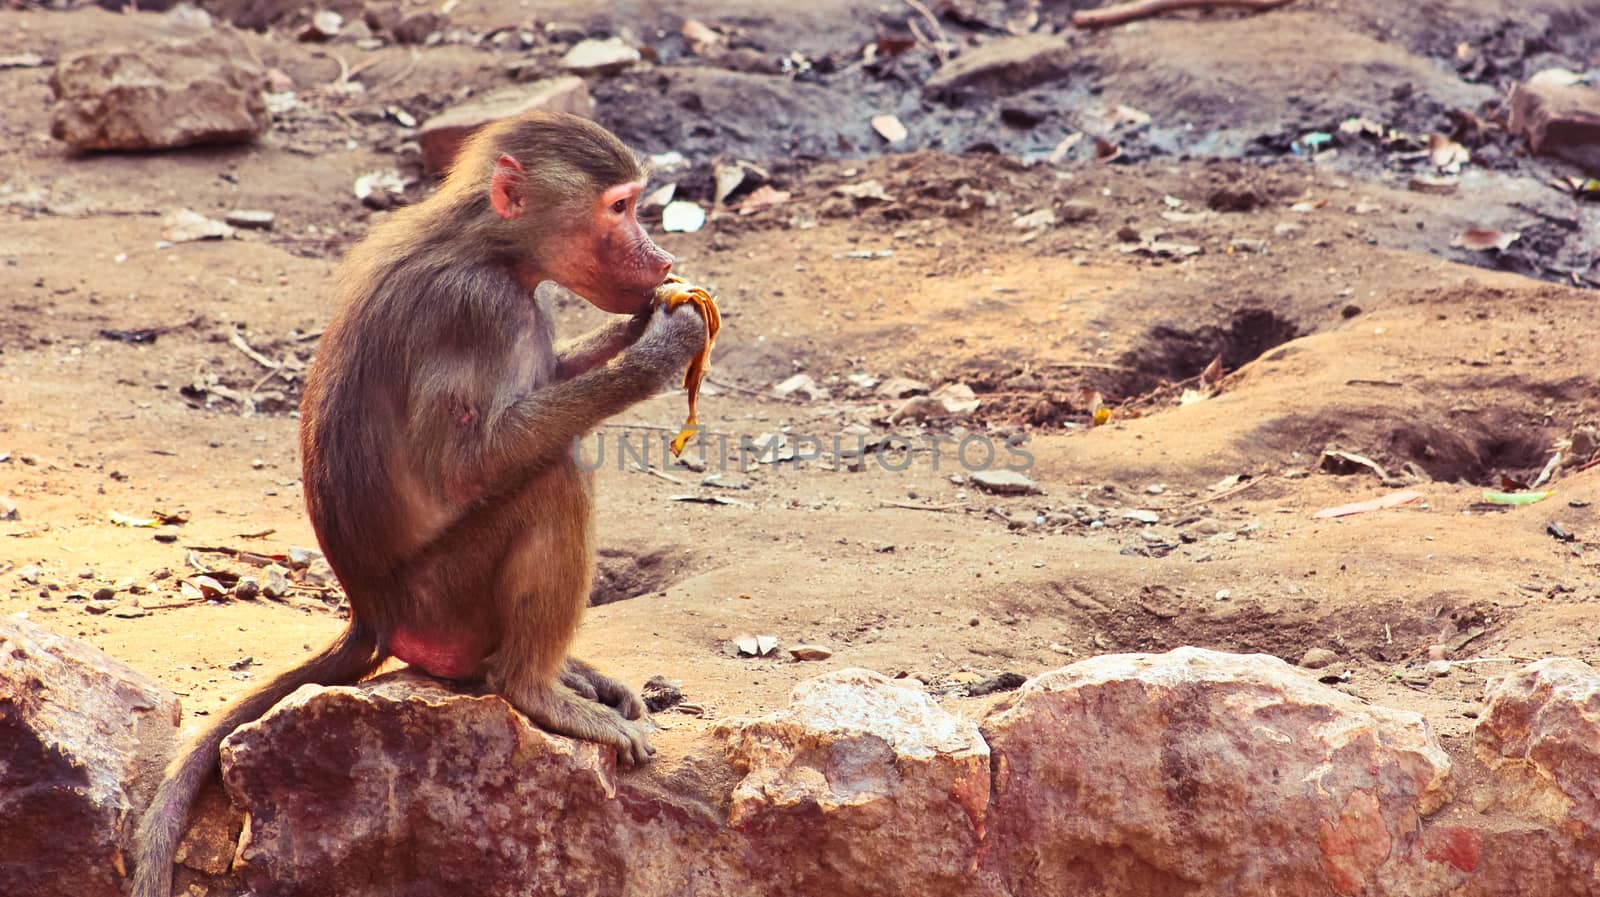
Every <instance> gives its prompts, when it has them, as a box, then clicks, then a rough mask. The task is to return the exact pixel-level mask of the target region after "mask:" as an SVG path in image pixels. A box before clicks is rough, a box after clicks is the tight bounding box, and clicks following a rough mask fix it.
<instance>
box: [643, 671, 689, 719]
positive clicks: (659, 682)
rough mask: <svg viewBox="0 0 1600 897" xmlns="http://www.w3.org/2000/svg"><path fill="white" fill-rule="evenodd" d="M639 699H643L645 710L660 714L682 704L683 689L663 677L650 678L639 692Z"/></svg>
mask: <svg viewBox="0 0 1600 897" xmlns="http://www.w3.org/2000/svg"><path fill="white" fill-rule="evenodd" d="M639 697H641V698H643V699H644V706H645V709H646V710H649V711H650V712H651V713H660V712H661V711H663V710H666V709H667V708H669V707H675V706H677V705H679V704H682V703H683V689H682V688H681V687H679V685H678V683H676V682H673V681H671V680H669V679H667V678H666V677H665V676H651V677H650V678H649V679H647V680H645V683H644V688H642V689H640V690H639Z"/></svg>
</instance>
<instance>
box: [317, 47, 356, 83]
mask: <svg viewBox="0 0 1600 897" xmlns="http://www.w3.org/2000/svg"><path fill="white" fill-rule="evenodd" d="M324 55H326V56H331V57H332V58H333V61H334V62H337V63H339V77H337V78H335V79H333V80H332V81H330V82H328V83H327V84H325V85H323V89H324V90H328V89H331V88H334V87H341V86H343V85H345V84H348V83H350V63H348V62H345V61H344V57H343V56H340V55H339V54H337V53H327V54H324Z"/></svg>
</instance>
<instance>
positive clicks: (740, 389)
mask: <svg viewBox="0 0 1600 897" xmlns="http://www.w3.org/2000/svg"><path fill="white" fill-rule="evenodd" d="M706 382H707V383H709V384H711V385H712V386H715V387H717V388H718V389H731V390H733V391H734V392H737V393H743V394H744V395H747V396H754V397H756V398H758V399H776V400H777V401H780V402H793V403H795V404H803V403H804V401H805V400H804V399H797V398H795V397H794V396H777V395H773V394H772V393H770V392H763V391H762V390H759V389H751V388H750V387H748V386H740V385H739V384H737V383H724V382H723V381H721V380H716V379H713V378H711V377H707V378H706Z"/></svg>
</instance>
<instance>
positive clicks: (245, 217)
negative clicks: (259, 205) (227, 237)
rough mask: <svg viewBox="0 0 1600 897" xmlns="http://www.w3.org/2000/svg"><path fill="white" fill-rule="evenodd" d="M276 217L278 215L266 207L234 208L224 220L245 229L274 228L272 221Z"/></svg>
mask: <svg viewBox="0 0 1600 897" xmlns="http://www.w3.org/2000/svg"><path fill="white" fill-rule="evenodd" d="M276 218H277V216H276V215H274V214H273V213H271V212H268V211H266V210H264V209H234V210H233V211H231V212H229V213H228V214H226V215H224V216H223V217H222V220H223V221H224V222H226V223H228V224H229V225H232V226H233V227H237V228H242V229H244V230H272V222H273V221H274V220H276Z"/></svg>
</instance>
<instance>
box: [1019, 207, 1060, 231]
mask: <svg viewBox="0 0 1600 897" xmlns="http://www.w3.org/2000/svg"><path fill="white" fill-rule="evenodd" d="M1011 226H1012V227H1014V228H1016V229H1017V230H1045V229H1047V228H1052V227H1055V226H1056V213H1055V211H1054V210H1052V209H1039V210H1038V211H1034V212H1029V213H1028V214H1026V215H1018V216H1017V217H1016V218H1013V219H1011Z"/></svg>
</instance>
